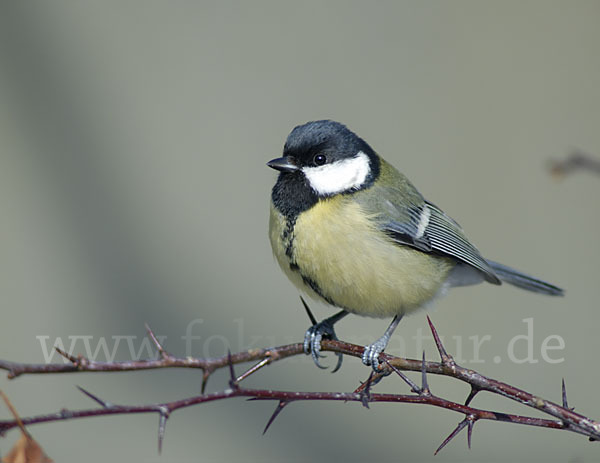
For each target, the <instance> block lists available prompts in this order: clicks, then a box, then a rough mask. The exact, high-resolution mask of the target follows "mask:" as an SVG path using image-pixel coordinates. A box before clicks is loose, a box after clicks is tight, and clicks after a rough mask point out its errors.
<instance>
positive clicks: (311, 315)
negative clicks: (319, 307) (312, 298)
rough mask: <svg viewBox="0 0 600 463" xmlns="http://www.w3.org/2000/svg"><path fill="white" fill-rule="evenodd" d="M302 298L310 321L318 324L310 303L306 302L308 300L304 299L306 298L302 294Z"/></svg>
mask: <svg viewBox="0 0 600 463" xmlns="http://www.w3.org/2000/svg"><path fill="white" fill-rule="evenodd" d="M300 300H301V301H302V305H303V306H304V310H306V315H308V318H309V319H310V322H311V323H312V324H313V325H316V324H317V319H316V318H315V316H314V315H313V313H312V312H311V310H310V308H309V307H308V304H307V303H306V301H305V300H304V298H303V297H302V296H300Z"/></svg>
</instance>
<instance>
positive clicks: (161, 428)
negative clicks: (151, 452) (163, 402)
mask: <svg viewBox="0 0 600 463" xmlns="http://www.w3.org/2000/svg"><path fill="white" fill-rule="evenodd" d="M158 413H159V417H158V454H159V455H160V454H161V453H162V444H163V440H164V438H165V427H166V426H167V420H168V419H169V414H170V412H169V409H168V408H167V407H164V406H162V407H158Z"/></svg>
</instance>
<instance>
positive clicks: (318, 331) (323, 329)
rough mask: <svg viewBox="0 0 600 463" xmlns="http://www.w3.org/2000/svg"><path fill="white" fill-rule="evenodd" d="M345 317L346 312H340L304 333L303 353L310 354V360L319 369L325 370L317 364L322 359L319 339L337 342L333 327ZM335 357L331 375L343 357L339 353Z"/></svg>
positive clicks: (337, 368) (340, 363)
mask: <svg viewBox="0 0 600 463" xmlns="http://www.w3.org/2000/svg"><path fill="white" fill-rule="evenodd" d="M346 315H348V312H346V311H345V310H340V311H339V312H338V313H336V314H335V315H332V316H331V317H328V318H326V319H325V320H323V321H322V322H319V323H315V324H314V325H313V326H311V327H310V328H309V329H308V330H306V333H305V334H304V352H305V353H306V354H309V353H310V354H312V358H313V360H314V362H315V364H316V365H317V366H318V367H319V368H326V367H324V366H322V365H321V364H320V363H319V357H323V356H322V355H321V339H323V338H324V337H325V338H329V339H335V340H337V336H336V335H335V331H334V329H333V325H334V324H335V323H336V322H338V321H339V320H341V319H342V318H344V317H345V316H346ZM336 355H337V358H338V361H337V365H336V366H335V368H334V369H333V371H332V373H335V372H336V371H338V370H339V369H340V367H341V366H342V359H343V355H342V354H341V353H336Z"/></svg>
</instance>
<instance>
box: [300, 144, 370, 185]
mask: <svg viewBox="0 0 600 463" xmlns="http://www.w3.org/2000/svg"><path fill="white" fill-rule="evenodd" d="M370 171H371V167H370V166H369V157H368V156H367V155H366V154H365V153H363V152H362V151H359V152H358V153H357V155H356V156H354V157H353V158H349V159H344V160H342V161H336V162H333V163H331V164H324V165H322V166H318V167H303V168H302V172H304V175H305V177H306V179H307V180H308V183H309V184H310V186H311V187H312V189H313V190H315V191H316V192H317V193H318V194H320V195H332V194H336V193H342V192H344V191H349V190H353V189H358V188H359V187H360V186H361V185H362V184H363V183H365V180H366V178H367V176H368V175H369V172H370Z"/></svg>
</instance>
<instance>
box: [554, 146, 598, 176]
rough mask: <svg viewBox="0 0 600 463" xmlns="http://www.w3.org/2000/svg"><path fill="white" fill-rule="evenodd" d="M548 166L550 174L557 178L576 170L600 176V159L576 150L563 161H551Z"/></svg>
mask: <svg viewBox="0 0 600 463" xmlns="http://www.w3.org/2000/svg"><path fill="white" fill-rule="evenodd" d="M548 164H549V168H550V172H551V173H552V175H554V176H555V177H564V176H566V175H567V174H570V173H572V172H573V171H576V170H583V171H589V172H592V173H594V174H597V175H600V159H597V158H594V157H592V156H591V155H589V154H587V153H585V152H583V151H580V150H574V151H573V152H571V154H569V156H568V157H567V158H566V159H564V160H562V161H557V160H551V161H549V163H548Z"/></svg>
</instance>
